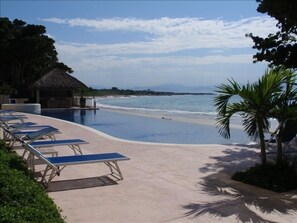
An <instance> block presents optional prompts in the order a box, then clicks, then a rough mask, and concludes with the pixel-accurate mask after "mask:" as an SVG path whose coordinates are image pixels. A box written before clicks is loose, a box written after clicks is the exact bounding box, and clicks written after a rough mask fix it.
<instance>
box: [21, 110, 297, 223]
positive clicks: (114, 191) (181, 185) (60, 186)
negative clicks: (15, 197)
mask: <svg viewBox="0 0 297 223" xmlns="http://www.w3.org/2000/svg"><path fill="white" fill-rule="evenodd" d="M26 116H27V117H28V121H32V122H36V123H38V124H49V125H52V126H55V127H57V128H58V129H59V130H60V131H61V132H62V134H58V135H57V139H66V138H81V139H83V140H86V141H88V142H89V144H88V145H82V146H81V148H82V151H83V153H84V154H90V153H104V152H119V153H122V154H124V155H126V156H128V157H130V158H131V160H129V161H125V162H121V163H119V164H120V167H121V170H122V172H123V175H124V180H122V181H115V180H113V179H112V178H111V177H110V176H109V174H107V173H108V169H107V167H106V166H105V165H104V164H90V165H89V164H88V165H76V166H68V167H66V168H65V169H64V170H63V171H62V173H61V176H59V177H56V178H55V179H54V181H53V183H52V184H51V185H50V187H49V189H48V192H49V196H50V197H52V198H53V199H54V201H55V203H56V204H57V205H58V206H59V207H60V208H61V209H62V215H63V216H66V222H69V223H76V222H83V223H84V222H86V223H92V222H111V223H113V222H129V223H130V222H132V223H134V222H144V223H146V222H147V223H150V222H174V223H179V222H202V223H203V222H228V223H233V222H294V221H295V219H296V217H297V202H296V201H297V197H296V196H295V193H294V192H292V193H282V194H278V193H275V192H271V191H267V190H263V189H259V188H255V187H253V186H249V185H245V184H242V183H239V182H236V181H232V180H231V179H230V176H231V175H232V173H234V172H235V171H237V170H242V169H246V168H247V167H249V166H251V165H254V164H255V163H257V162H259V154H258V152H259V150H258V148H257V146H251V145H218V144H209V145H173V144H172V145H166V144H158V143H140V142H131V141H127V140H117V139H114V138H113V137H108V136H107V135H106V134H102V133H101V132H99V131H97V130H94V129H91V128H89V127H85V126H81V125H78V124H75V123H70V122H67V121H61V120H58V119H54V118H48V117H44V116H38V115H31V114H26ZM57 150H58V152H59V156H62V155H69V154H71V153H72V152H71V150H70V149H69V148H67V147H65V148H64V147H61V148H60V147H59V148H57ZM288 204H290V205H288Z"/></svg>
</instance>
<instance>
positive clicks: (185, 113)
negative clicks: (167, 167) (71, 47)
mask: <svg viewBox="0 0 297 223" xmlns="http://www.w3.org/2000/svg"><path fill="white" fill-rule="evenodd" d="M213 99H214V95H174V96H139V97H107V98H98V99H96V102H97V103H96V104H97V106H98V107H99V108H100V109H99V110H71V109H64V110H43V111H42V115H47V116H52V117H56V118H60V119H64V120H68V121H72V122H76V123H79V124H82V125H86V126H89V127H91V128H94V129H97V130H99V131H102V132H104V133H106V134H109V135H111V136H114V137H117V138H121V139H127V140H133V141H143V142H157V143H175V144H212V143H220V144H225V143H249V142H250V141H251V140H250V139H249V138H248V137H247V135H246V133H244V131H243V130H242V129H238V128H236V129H232V128H231V139H224V138H223V137H222V136H220V134H219V133H218V129H217V128H216V126H215V125H209V124H197V123H196V124H195V123H189V122H183V121H177V119H176V117H185V118H187V117H190V118H191V119H193V120H194V119H195V118H197V119H198V118H199V119H201V118H202V119H209V120H214V119H215V115H216V111H215V107H214V105H213V104H214V102H213ZM123 111H126V112H123ZM129 111H130V112H129ZM131 111H133V112H132V113H131ZM137 113H139V114H140V115H135V114H137ZM150 114H153V116H152V117H150V116H149V115H150ZM237 121H238V120H236V119H235V122H237Z"/></svg>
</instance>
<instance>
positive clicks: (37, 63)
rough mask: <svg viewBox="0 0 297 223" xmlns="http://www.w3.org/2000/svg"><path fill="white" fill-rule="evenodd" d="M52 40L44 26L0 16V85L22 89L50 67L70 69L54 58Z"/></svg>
mask: <svg viewBox="0 0 297 223" xmlns="http://www.w3.org/2000/svg"><path fill="white" fill-rule="evenodd" d="M54 43H55V42H54V40H53V39H51V38H50V37H49V36H48V35H46V28H45V27H44V26H41V25H31V24H26V22H24V21H22V20H18V19H15V20H14V21H10V20H9V19H8V18H0V85H3V84H8V85H11V86H13V87H14V88H16V89H22V88H24V87H27V86H28V85H29V84H31V83H32V82H33V81H35V80H37V79H38V78H39V77H41V76H42V75H44V74H45V73H47V72H49V71H50V70H52V69H53V68H56V67H59V68H63V69H64V70H66V71H68V72H69V71H70V72H71V71H72V70H71V68H69V67H68V66H67V65H65V64H63V63H61V62H58V57H57V51H56V49H55V46H54Z"/></svg>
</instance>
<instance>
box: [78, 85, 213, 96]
mask: <svg viewBox="0 0 297 223" xmlns="http://www.w3.org/2000/svg"><path fill="white" fill-rule="evenodd" d="M81 94H82V95H84V96H117V95H121V96H131V95H136V96H142V95H155V96H162V95H206V94H211V93H175V92H160V91H151V90H150V89H148V90H129V89H118V88H116V87H113V88H110V89H93V88H88V89H84V90H83V92H81V91H77V92H76V95H81Z"/></svg>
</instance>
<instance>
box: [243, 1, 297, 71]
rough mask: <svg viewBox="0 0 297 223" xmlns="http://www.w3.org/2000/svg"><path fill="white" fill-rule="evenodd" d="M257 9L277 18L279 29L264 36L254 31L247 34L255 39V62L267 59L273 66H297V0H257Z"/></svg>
mask: <svg viewBox="0 0 297 223" xmlns="http://www.w3.org/2000/svg"><path fill="white" fill-rule="evenodd" d="M257 2H259V6H258V8H257V11H258V12H260V13H263V14H266V13H267V14H268V15H269V16H271V17H274V18H275V19H276V20H277V22H278V23H277V27H278V28H279V31H278V32H277V33H275V34H269V35H268V36H267V37H265V38H262V37H259V36H254V35H253V34H252V33H251V34H248V35H247V36H249V37H251V38H252V40H253V41H254V46H253V48H254V49H257V50H258V52H257V53H256V54H255V55H254V62H258V61H267V62H269V63H270V65H271V66H279V65H284V66H285V67H287V68H297V60H296V58H297V43H296V35H297V14H296V11H297V0H281V1H280V0H257Z"/></svg>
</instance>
